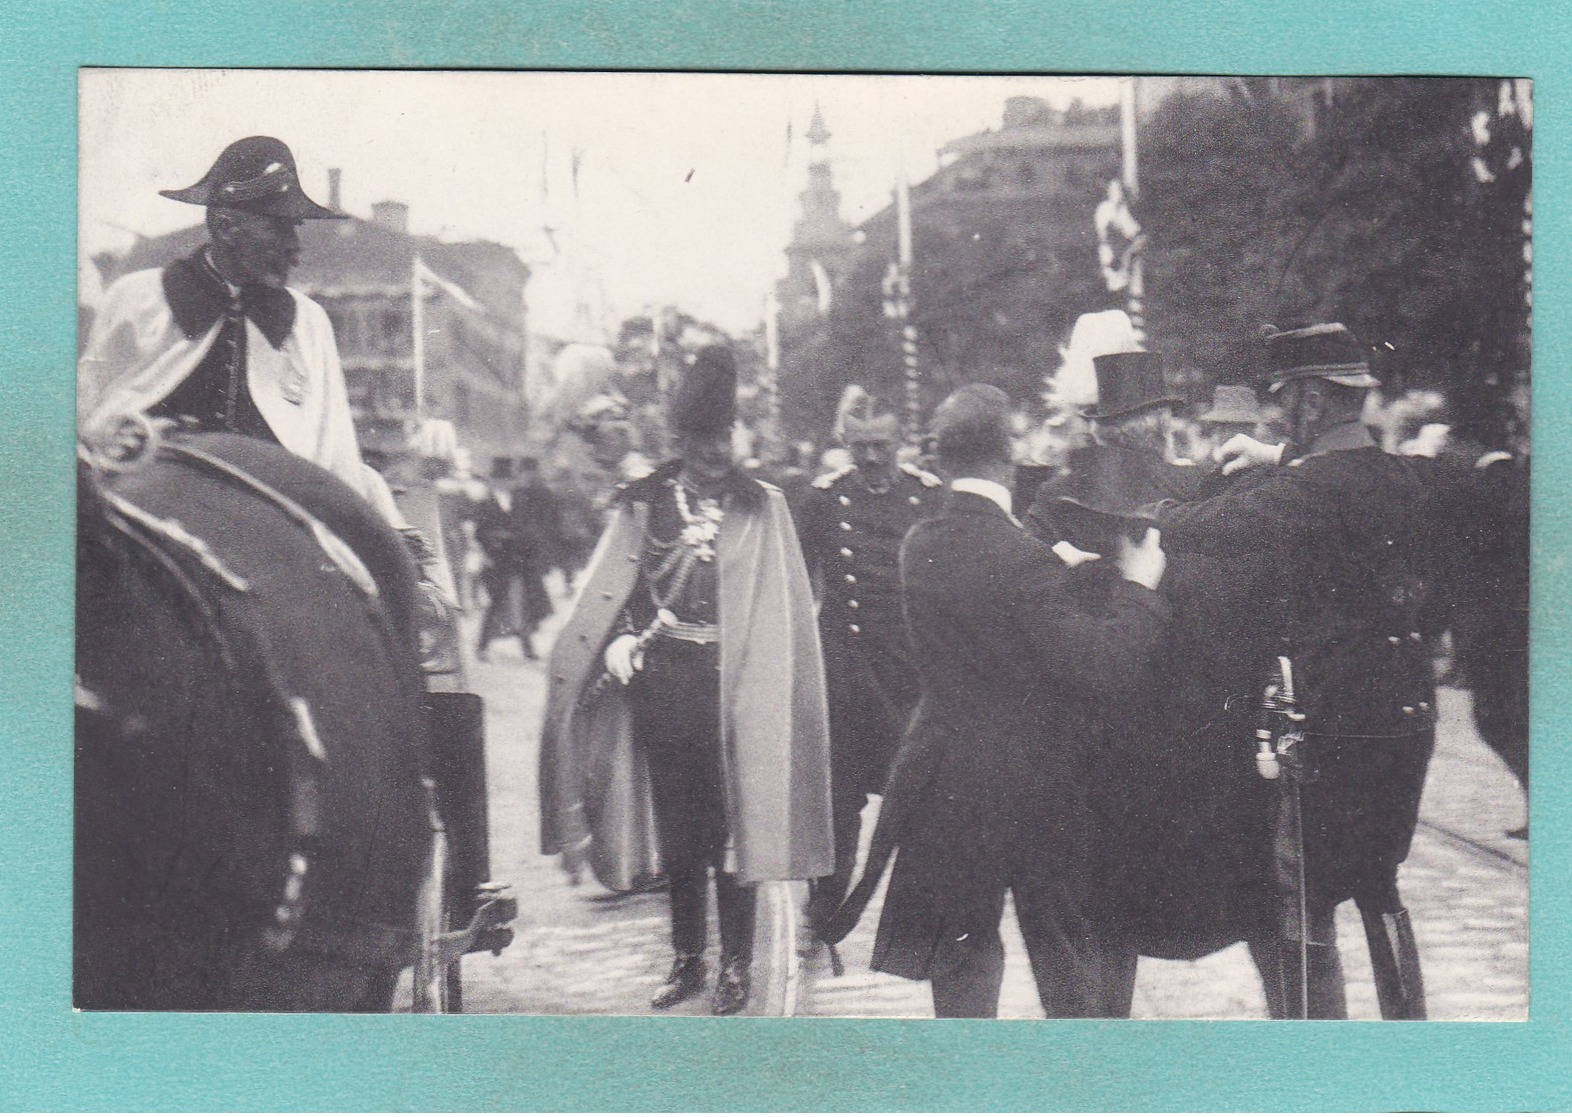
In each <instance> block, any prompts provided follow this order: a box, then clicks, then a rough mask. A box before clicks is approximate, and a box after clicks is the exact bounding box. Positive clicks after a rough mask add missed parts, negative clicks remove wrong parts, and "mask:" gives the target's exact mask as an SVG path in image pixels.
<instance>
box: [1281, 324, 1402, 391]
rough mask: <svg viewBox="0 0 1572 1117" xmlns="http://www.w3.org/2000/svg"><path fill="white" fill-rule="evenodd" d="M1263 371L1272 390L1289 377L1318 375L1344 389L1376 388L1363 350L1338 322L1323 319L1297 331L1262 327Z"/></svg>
mask: <svg viewBox="0 0 1572 1117" xmlns="http://www.w3.org/2000/svg"><path fill="white" fill-rule="evenodd" d="M1263 332H1264V334H1265V338H1266V374H1267V379H1268V380H1269V381H1270V382H1271V389H1270V390H1271V391H1274V392H1275V391H1277V389H1279V388H1281V387H1282V386H1283V385H1284V384H1286V383H1288V382H1289V381H1290V380H1303V379H1304V378H1306V377H1310V376H1313V377H1317V378H1319V379H1321V380H1330V381H1331V382H1332V383H1333V384H1341V385H1343V386H1344V387H1345V388H1376V387H1380V385H1381V381H1379V380H1377V379H1376V378H1375V377H1374V376H1372V375H1371V374H1370V362H1369V360H1368V359H1367V358H1366V357H1365V351H1364V350H1363V349H1362V348H1360V346H1359V342H1357V341H1355V340H1354V335H1353V334H1352V333H1350V332H1349V330H1348V327H1347V326H1345V325H1343V324H1342V323H1341V322H1322V323H1320V324H1319V325H1315V326H1306V327H1304V328H1303V329H1298V330H1278V329H1277V328H1276V327H1273V326H1267V327H1265V328H1264V331H1263Z"/></svg>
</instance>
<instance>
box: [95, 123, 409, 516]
mask: <svg viewBox="0 0 1572 1117" xmlns="http://www.w3.org/2000/svg"><path fill="white" fill-rule="evenodd" d="M160 193H162V194H163V195H164V197H166V198H170V199H173V200H174V201H177V202H186V203H188V204H191V205H199V206H204V207H206V210H207V231H208V241H207V243H206V244H204V245H203V246H202V247H201V248H199V249H198V250H197V251H196V252H194V253H192V254H191V255H190V256H187V257H186V258H184V259H181V260H177V261H175V262H174V263H172V264H170V265H169V266H168V267H165V268H152V269H148V270H146V271H139V272H133V273H132V274H130V275H127V276H123V277H122V278H120V279H119V280H117V281H116V282H115V283H114V284H113V285H112V286H111V287H110V288H109V290H108V291H107V292H105V295H104V305H103V308H102V310H101V311H100V313H99V315H98V317H97V319H96V320H95V321H94V323H93V331H92V336H91V337H90V339H89V340H88V344H87V348H86V351H85V352H84V354H83V357H82V360H81V362H80V364H79V366H78V374H77V383H78V403H77V407H78V420H79V426H80V432H81V435H82V437H83V438H84V439H85V440H86V441H87V442H88V443H89V444H93V443H102V442H105V441H108V440H112V439H113V438H114V437H115V433H116V427H117V425H118V424H119V423H120V421H121V420H122V419H123V418H124V417H125V416H127V415H134V414H139V413H140V414H146V415H147V416H149V417H150V418H153V419H155V420H156V419H167V420H170V421H172V422H174V423H176V424H178V425H179V426H180V427H181V429H184V430H190V431H228V432H231V433H235V434H243V435H248V436H250V437H253V438H259V439H263V440H266V441H269V442H275V443H278V444H279V445H281V446H283V447H284V448H285V449H287V450H290V451H292V452H293V453H295V454H297V455H298V456H300V457H302V458H305V459H307V460H308V461H311V462H314V463H315V464H317V465H319V466H322V467H323V468H325V469H327V470H328V471H329V472H330V473H333V474H334V475H336V476H337V477H338V478H339V479H340V480H342V481H344V482H346V483H347V484H348V485H349V486H350V487H351V488H352V489H354V490H355V491H356V492H357V493H359V494H360V495H361V496H362V497H364V498H365V499H366V500H367V501H368V502H370V503H371V504H372V505H373V506H374V507H376V508H377V510H378V511H380V512H381V513H382V514H383V515H384V516H385V517H386V518H387V519H388V520H389V521H390V522H392V523H394V524H395V525H401V524H402V523H403V520H402V517H401V516H400V514H399V512H398V510H397V509H396V508H395V507H394V504H393V498H392V495H391V493H390V492H389V491H388V487H387V484H386V483H385V482H384V481H383V480H382V478H381V477H380V476H379V475H377V473H376V472H375V471H374V470H372V469H370V468H369V467H367V466H366V465H364V464H363V463H362V462H361V459H360V451H359V448H358V446H357V444H356V441H355V428H354V424H353V422H352V420H351V417H350V410H349V397H348V394H347V392H346V390H345V387H344V374H343V371H342V369H341V368H340V367H339V358H338V347H337V344H336V343H335V341H334V337H333V327H332V324H331V323H330V321H329V320H328V316H327V312H326V311H325V310H323V309H322V307H321V306H319V305H318V304H317V303H315V302H313V301H312V300H311V299H309V298H307V297H306V296H305V295H303V294H301V293H300V292H299V291H295V290H292V289H291V288H289V287H287V286H285V284H286V282H287V281H288V278H289V273H290V270H291V269H292V268H293V267H294V265H295V264H296V262H297V260H298V258H299V253H300V241H299V236H298V232H297V230H298V227H299V225H300V223H301V222H302V221H313V220H332V219H339V218H343V217H345V216H346V215H345V214H342V213H336V212H334V211H333V210H330V209H327V208H325V207H323V206H320V205H318V204H317V203H316V202H314V201H312V200H311V199H310V198H308V197H307V196H306V193H305V191H304V190H303V189H302V188H301V185H300V178H299V176H298V174H297V173H296V170H295V158H294V155H293V154H292V153H291V152H290V150H289V148H288V147H287V146H285V145H284V144H283V143H282V142H280V141H279V140H276V139H273V138H272V137H270V136H250V137H247V138H246V139H242V140H236V141H235V142H234V143H232V144H230V145H229V146H228V147H227V148H225V149H224V151H223V154H221V155H220V156H219V157H218V160H217V161H216V162H215V163H214V164H213V166H212V167H211V168H210V169H209V170H208V172H207V174H206V175H204V176H203V177H202V179H201V180H200V181H199V182H197V183H196V184H195V185H193V186H188V187H186V188H185V189H183V190H163V191H160Z"/></svg>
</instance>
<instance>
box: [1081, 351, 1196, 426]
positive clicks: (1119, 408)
mask: <svg viewBox="0 0 1572 1117" xmlns="http://www.w3.org/2000/svg"><path fill="white" fill-rule="evenodd" d="M1092 367H1093V368H1094V369H1095V370H1096V372H1097V404H1096V406H1094V407H1088V408H1086V409H1084V410H1083V411H1082V412H1081V416H1082V418H1085V419H1091V420H1094V421H1097V420H1103V419H1117V418H1120V417H1122V416H1125V415H1134V414H1135V413H1136V412H1138V411H1145V410H1146V409H1147V408H1149V407H1171V406H1173V405H1174V404H1176V403H1181V402H1183V397H1182V396H1176V395H1174V394H1173V393H1172V392H1170V391H1169V390H1168V389H1167V387H1166V386H1165V385H1164V384H1163V357H1162V354H1161V353H1151V352H1146V351H1144V350H1137V351H1135V352H1132V353H1106V354H1104V355H1102V356H1100V357H1093V358H1092Z"/></svg>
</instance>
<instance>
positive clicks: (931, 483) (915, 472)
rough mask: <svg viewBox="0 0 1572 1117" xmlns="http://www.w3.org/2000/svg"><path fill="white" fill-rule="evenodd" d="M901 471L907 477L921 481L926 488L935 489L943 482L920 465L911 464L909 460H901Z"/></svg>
mask: <svg viewBox="0 0 1572 1117" xmlns="http://www.w3.org/2000/svg"><path fill="white" fill-rule="evenodd" d="M901 472H902V473H904V474H906V475H907V476H908V477H915V478H917V480H919V481H921V482H922V483H923V485H924V486H925V487H926V488H930V489H937V488H939V487H941V486H942V485H943V484H944V482H943V481H942V480H940V479H939V478H938V477H937V476H935V475H934V474H932V473H929V472H928V471H927V470H926V469H923V468H922V467H921V466H918V465H913V464H912V463H911V462H902V463H901Z"/></svg>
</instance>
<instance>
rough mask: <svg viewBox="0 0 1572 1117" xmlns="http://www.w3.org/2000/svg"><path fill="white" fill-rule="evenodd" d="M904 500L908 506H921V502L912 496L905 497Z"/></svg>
mask: <svg viewBox="0 0 1572 1117" xmlns="http://www.w3.org/2000/svg"><path fill="white" fill-rule="evenodd" d="M906 500H907V502H908V503H910V504H921V503H922V501H920V500H918V499H917V498H916V497H914V496H909V497H907V498H906Z"/></svg>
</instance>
